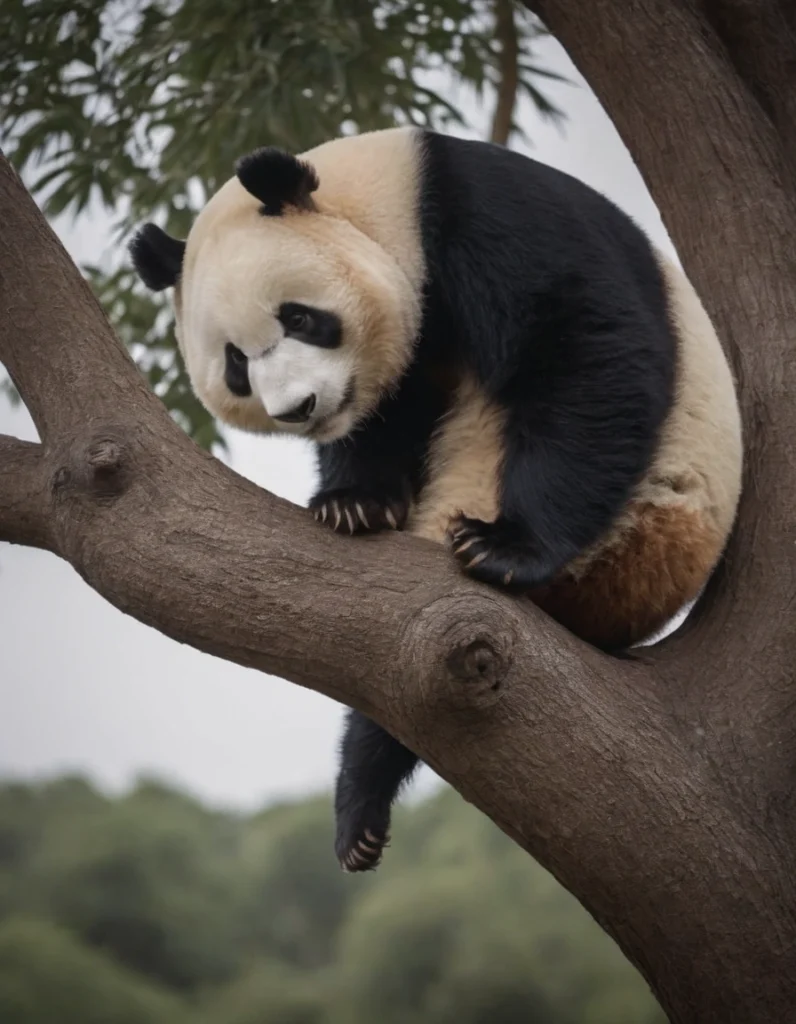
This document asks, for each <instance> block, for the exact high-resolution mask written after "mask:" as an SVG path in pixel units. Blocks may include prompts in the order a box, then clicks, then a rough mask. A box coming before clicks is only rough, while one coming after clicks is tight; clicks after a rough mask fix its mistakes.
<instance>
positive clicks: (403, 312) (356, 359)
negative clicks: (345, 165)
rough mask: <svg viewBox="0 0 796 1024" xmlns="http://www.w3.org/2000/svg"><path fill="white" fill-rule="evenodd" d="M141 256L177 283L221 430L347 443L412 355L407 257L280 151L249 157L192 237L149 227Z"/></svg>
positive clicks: (182, 325)
mask: <svg viewBox="0 0 796 1024" xmlns="http://www.w3.org/2000/svg"><path fill="white" fill-rule="evenodd" d="M316 193H317V196H316ZM357 202H358V203H359V202H366V197H360V198H358V199H357ZM130 250H131V254H132V258H133V262H134V265H135V267H136V270H137V272H138V274H139V276H140V277H141V279H142V281H143V282H144V283H145V284H146V285H147V286H148V287H149V288H151V289H152V290H155V291H160V290H163V289H165V288H173V289H174V293H173V301H174V312H175V320H176V334H177V339H178V342H179V345H180V349H181V351H182V354H183V357H184V359H185V363H186V367H187V370H188V374H189V376H190V379H191V383H192V386H193V388H194V390H195V392H196V394H197V396H198V397H199V399H200V401H202V403H203V404H204V405H205V406H206V407H207V409H208V410H209V411H210V412H211V413H212V414H213V415H215V416H217V417H218V418H219V419H220V420H221V421H222V422H224V423H228V424H230V425H232V426H236V427H239V428H242V429H244V430H253V431H259V432H266V433H271V432H283V433H293V434H298V435H301V436H305V437H308V438H311V439H313V440H315V441H319V442H328V441H333V440H336V439H339V438H341V437H345V436H346V435H347V434H349V433H350V432H351V431H352V430H353V429H354V428H355V427H356V425H357V424H358V423H360V422H361V421H362V420H364V419H365V418H366V417H367V416H368V415H369V414H371V413H372V412H373V411H374V409H375V408H376V406H377V405H378V402H379V400H380V399H381V398H382V396H383V395H384V394H385V393H386V392H388V391H389V390H390V389H391V388H392V387H393V386H394V385H395V383H396V382H397V380H398V379H399V378H400V376H401V374H402V373H403V371H404V369H405V368H406V366H407V365H408V363H409V360H410V358H411V354H412V348H413V344H414V336H415V333H416V332H415V327H416V323H415V320H416V317H415V315H414V312H413V311H414V310H415V309H416V305H417V296H416V295H415V294H414V293H413V291H412V288H411V286H410V283H409V281H408V280H407V278H406V276H405V274H404V273H403V272H402V271H401V269H400V267H399V264H398V262H396V259H395V258H394V256H393V255H392V254H390V253H389V252H388V251H387V250H386V249H385V248H384V247H383V246H382V245H379V244H377V242H376V241H375V240H373V239H372V238H371V237H369V236H368V235H367V234H365V233H364V232H363V231H362V230H360V228H358V227H357V226H356V225H355V223H354V222H353V220H352V219H351V217H350V202H349V203H347V204H346V205H345V206H344V208H343V207H341V208H339V209H337V208H336V207H335V196H334V194H331V195H330V196H324V193H323V188H322V184H321V183H319V180H318V176H317V174H316V172H315V170H314V169H313V167H312V166H311V165H310V164H308V163H307V162H305V161H302V160H300V159H298V158H296V157H293V156H289V155H288V154H286V153H283V152H281V151H280V150H276V149H260V150H257V151H256V152H254V153H252V154H251V155H250V156H247V157H245V158H243V159H242V160H241V161H240V162H239V163H238V165H237V168H236V175H235V177H233V178H231V179H230V180H229V181H228V182H227V183H226V184H225V185H224V186H223V187H222V188H221V189H220V190H219V191H218V192H217V193H216V194H215V195H214V196H213V198H212V199H211V200H210V201H209V203H208V204H207V205H206V206H205V207H204V209H203V210H202V211H201V212H200V214H199V216H198V217H197V219H196V221H195V222H194V224H193V227H192V228H191V231H190V233H189V235H188V239H187V241H186V242H182V241H179V240H177V239H175V238H172V237H170V236H169V235H167V234H166V233H165V232H164V231H162V230H161V229H160V228H158V227H157V226H156V225H154V224H147V225H145V226H144V227H143V228H142V229H141V230H140V231H139V232H138V234H137V235H136V236H135V238H134V239H133V241H132V243H131V245H130Z"/></svg>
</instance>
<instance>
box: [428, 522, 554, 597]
mask: <svg viewBox="0 0 796 1024" xmlns="http://www.w3.org/2000/svg"><path fill="white" fill-rule="evenodd" d="M448 539H449V542H450V545H451V548H452V550H453V554H454V557H455V558H456V560H457V561H458V562H459V564H460V565H461V567H462V568H463V569H464V571H465V572H466V573H467V575H468V576H472V578H473V579H476V580H480V581H481V582H482V583H488V584H490V585H491V586H495V587H502V588H504V589H507V590H511V591H515V592H522V591H528V590H533V589H534V588H535V587H539V586H541V585H542V584H544V583H547V582H548V581H549V579H550V577H551V575H552V573H553V571H554V566H552V565H551V564H550V562H549V560H548V559H546V558H545V557H544V556H543V555H541V554H540V552H538V551H537V550H535V548H534V546H533V544H532V543H531V541H530V540H529V538H528V536H527V533H526V532H525V531H523V530H522V529H521V528H520V527H517V526H515V525H514V524H513V523H510V522H508V521H507V520H505V519H498V520H497V521H496V522H494V523H487V522H485V521H484V520H482V519H471V518H469V516H464V515H460V516H457V517H456V518H455V519H453V520H452V521H451V523H450V525H449V527H448Z"/></svg>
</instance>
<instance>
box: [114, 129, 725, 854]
mask: <svg viewBox="0 0 796 1024" xmlns="http://www.w3.org/2000/svg"><path fill="white" fill-rule="evenodd" d="M131 250H132V257H133V262H134V264H135V267H136V268H137V271H138V273H139V275H140V277H141V279H142V280H143V281H144V282H145V284H146V285H148V286H149V287H150V288H152V289H155V290H160V289H164V288H173V289H174V291H173V301H174V310H175V323H176V333H177V337H178V339H179V344H180V347H181V350H182V353H183V356H184V359H185V363H186V366H187V370H188V373H189V375H190V378H191V381H192V385H193V388H194V389H195V391H196V394H197V395H198V397H199V398H200V400H201V401H202V402H203V403H204V405H205V406H206V407H207V409H209V410H210V412H211V413H213V414H214V415H215V416H217V417H218V418H219V419H220V420H221V421H223V422H224V423H227V424H231V425H233V426H235V427H239V428H243V429H244V430H250V431H258V432H262V433H266V434H267V433H280V432H281V433H290V434H297V435H299V436H301V437H304V438H308V439H309V440H311V441H313V442H315V444H316V446H317V453H318V460H319V468H320V487H319V489H318V491H317V493H316V494H315V495H314V497H313V498H312V500H311V501H310V508H311V510H312V512H313V513H314V515H315V517H316V519H318V520H319V522H320V523H321V524H322V525H323V527H324V528H326V527H331V528H332V529H333V530H337V531H339V532H342V533H346V534H352V535H353V534H357V533H361V532H364V531H376V530H385V529H393V530H396V529H407V530H409V531H411V532H412V533H414V534H416V535H418V536H420V537H425V538H429V539H432V540H434V541H438V542H440V543H447V544H448V545H449V546H450V549H451V551H452V554H453V557H454V558H455V559H456V560H457V561H458V563H459V564H460V565H461V568H462V569H463V571H464V572H465V573H467V574H469V575H470V576H471V577H473V578H474V579H476V580H480V581H482V582H484V583H487V584H492V585H494V586H496V587H500V588H504V589H506V590H509V591H513V592H515V593H517V594H518V595H523V596H524V597H525V598H526V599H531V600H533V601H534V602H535V603H536V604H538V605H539V606H540V607H541V608H542V609H544V610H546V611H547V612H548V613H549V614H550V615H551V616H553V617H554V618H555V619H557V620H558V621H559V622H560V623H562V624H563V625H564V626H565V627H567V628H568V629H569V630H571V631H572V632H573V633H575V634H577V635H578V636H579V637H581V638H582V639H584V640H586V641H588V642H589V643H591V644H593V645H595V646H597V647H599V648H602V649H604V650H607V651H617V652H619V651H623V650H625V649H626V648H628V647H630V646H631V645H634V644H636V643H638V642H639V641H643V640H644V639H645V638H646V637H649V636H650V635H652V634H653V633H654V632H655V631H656V630H659V629H660V627H662V626H663V625H664V624H665V623H666V622H667V621H668V620H669V619H670V618H671V617H672V616H673V615H674V614H675V613H676V612H677V611H678V609H680V608H681V607H682V606H684V605H685V604H687V603H688V602H690V601H693V600H694V598H695V597H696V596H697V595H698V593H699V591H700V589H701V588H702V586H703V585H704V583H705V582H706V580H707V578H708V577H709V575H710V573H711V571H712V569H713V568H714V566H715V565H716V563H717V561H718V559H719V558H720V556H721V553H722V550H723V548H724V546H725V542H726V540H727V537H728V535H729V533H730V530H731V527H732V524H733V520H734V516H735V511H736V506H737V503H738V500H739V493H740V481H741V463H742V439H741V426H740V418H739V412H738V405H737V400H736V392H735V386H734V381H733V377H732V375H731V372H730V369H729V367H728V364H727V362H726V360H725V357H724V355H723V352H722V348H721V345H720V343H719V341H718V338H717V336H716V333H715V331H714V329H713V327H712V325H711V322H710V320H709V319H708V316H707V314H706V312H705V310H704V308H703V306H702V304H701V303H700V300H699V299H698V297H697V295H696V294H695V292H694V290H693V288H692V287H691V285H690V284H689V282H688V281H687V279H686V278H685V277H684V276H683V274H682V273H681V271H680V270H679V269H678V268H677V267H676V266H675V265H674V264H673V263H672V262H670V261H669V260H668V259H666V258H665V257H664V256H663V255H662V254H661V253H660V252H658V251H656V250H655V249H654V248H653V247H652V246H651V244H650V242H649V241H648V240H647V238H646V237H645V235H644V234H643V233H642V231H641V230H640V229H639V228H638V227H637V226H636V225H635V224H634V223H633V221H632V220H631V219H630V218H628V217H627V216H626V215H625V214H624V213H622V212H621V211H620V210H619V209H618V208H617V207H615V206H614V205H613V204H612V203H611V202H609V201H608V200H607V199H606V198H604V197H603V196H601V195H600V194H598V193H597V192H595V191H594V190H592V189H591V188H589V187H587V186H586V185H584V184H582V183H581V182H579V181H577V180H575V179H574V178H572V177H570V176H568V175H567V174H564V173H562V172H561V171H558V170H554V169H552V168H550V167H547V166H545V165H543V164H542V163H539V162H537V161H535V160H532V159H529V158H528V157H525V156H522V155H520V154H517V153H515V152H511V151H509V150H507V149H504V148H502V147H499V146H496V145H492V144H488V143H484V142H477V141H467V140H463V139H459V138H453V137H449V136H446V135H443V134H438V133H435V132H432V131H429V130H425V129H419V128H414V127H411V128H395V129H388V130H384V131H378V132H372V133H367V134H362V135H359V136H355V137H344V138H339V139H335V140H334V141H331V142H328V143H326V144H324V145H321V146H319V147H317V148H315V149H312V150H310V151H309V152H307V153H304V154H302V155H301V156H300V157H295V156H292V155H290V154H287V153H285V152H282V151H280V150H277V149H274V148H263V149H260V150H258V151H256V152H254V153H252V154H250V155H248V156H246V157H244V158H243V159H241V160H240V161H239V163H238V165H237V168H236V173H235V175H234V176H233V177H232V178H231V179H230V180H229V181H227V182H226V184H224V185H223V186H222V187H221V188H220V190H219V191H218V192H217V193H216V194H215V195H214V196H213V197H212V198H211V199H210V201H209V202H208V203H207V205H206V206H205V207H204V208H203V209H202V210H201V212H200V213H199V215H198V216H197V218H196V220H195V223H194V224H193V227H192V229H191V231H190V233H189V235H188V238H187V241H186V242H184V241H181V240H178V239H174V238H171V237H170V236H168V235H167V234H165V233H164V232H163V231H162V230H161V229H159V228H158V227H156V226H155V225H154V224H147V225H145V226H144V227H143V228H142V229H141V230H140V231H139V232H138V233H137V235H136V237H135V238H134V239H133V241H132V243H131ZM352 543H353V541H352ZM417 763H418V760H417V758H416V756H415V755H414V754H413V753H412V752H411V751H409V750H407V749H406V748H405V747H404V746H403V745H402V744H400V743H399V742H398V741H397V740H395V739H394V738H392V737H391V736H389V735H388V734H387V733H386V732H385V731H384V730H383V729H382V728H381V727H380V726H378V725H377V724H375V723H374V722H372V721H370V720H368V719H367V718H366V717H364V716H363V715H361V714H360V713H359V712H357V711H351V712H349V714H348V717H347V722H346V726H345V731H344V736H343V740H342V745H341V765H340V772H339V776H338V780H337V788H336V794H335V811H336V821H337V836H336V854H337V857H338V859H339V861H340V863H341V865H342V867H343V868H344V869H345V870H349V871H362V870H368V869H371V868H373V867H375V866H376V865H377V864H378V863H379V861H380V858H381V855H382V850H383V847H384V845H385V843H386V841H387V838H388V829H389V824H390V810H391V806H392V804H393V802H394V800H395V798H396V796H397V794H398V792H399V790H400V789H401V787H402V786H403V785H404V784H405V783H406V782H407V781H408V780H409V778H410V776H411V774H412V772H413V771H414V769H415V768H416V766H417Z"/></svg>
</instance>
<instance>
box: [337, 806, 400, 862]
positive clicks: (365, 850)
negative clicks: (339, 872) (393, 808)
mask: <svg viewBox="0 0 796 1024" xmlns="http://www.w3.org/2000/svg"><path fill="white" fill-rule="evenodd" d="M389 828H390V812H389V810H387V811H385V810H383V808H382V807H381V806H377V805H376V804H361V805H359V806H355V807H350V808H346V809H345V810H342V811H341V810H338V812H337V838H336V839H335V844H334V852H335V854H336V856H337V859H338V861H339V862H340V867H341V868H342V869H343V871H345V872H349V873H353V872H357V871H374V870H375V869H376V868H377V867H378V866H379V863H380V862H381V857H382V854H383V852H384V850H385V848H386V847H387V846H389V842H390V836H389Z"/></svg>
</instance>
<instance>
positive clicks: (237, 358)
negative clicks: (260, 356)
mask: <svg viewBox="0 0 796 1024" xmlns="http://www.w3.org/2000/svg"><path fill="white" fill-rule="evenodd" d="M227 356H228V357H229V360H230V362H232V363H235V364H236V365H237V366H245V365H246V363H247V362H248V361H249V360H248V357H247V356H246V353H245V352H241V350H240V349H239V348H236V347H235V346H234V345H233V344H232V342H228V343H227Z"/></svg>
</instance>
